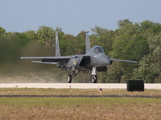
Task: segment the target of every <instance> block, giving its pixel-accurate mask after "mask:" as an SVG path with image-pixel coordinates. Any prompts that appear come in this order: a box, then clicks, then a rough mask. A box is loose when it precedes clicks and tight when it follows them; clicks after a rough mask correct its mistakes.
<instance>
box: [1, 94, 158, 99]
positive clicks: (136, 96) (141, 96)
mask: <svg viewBox="0 0 161 120" xmlns="http://www.w3.org/2000/svg"><path fill="white" fill-rule="evenodd" d="M0 97H120V98H121V97H132V98H156V99H158V98H161V96H149V95H0Z"/></svg>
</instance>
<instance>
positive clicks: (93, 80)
mask: <svg viewBox="0 0 161 120" xmlns="http://www.w3.org/2000/svg"><path fill="white" fill-rule="evenodd" d="M92 83H97V75H93V76H92Z"/></svg>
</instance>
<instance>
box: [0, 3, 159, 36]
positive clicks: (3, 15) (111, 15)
mask: <svg viewBox="0 0 161 120" xmlns="http://www.w3.org/2000/svg"><path fill="white" fill-rule="evenodd" d="M160 6H161V0H0V27H3V28H5V29H6V31H7V32H25V31H29V30H34V31H37V30H38V29H39V27H40V26H47V27H52V28H53V29H55V28H56V27H59V28H62V31H63V32H64V33H65V34H72V35H77V34H79V33H80V32H81V31H82V30H85V31H90V33H92V32H91V28H95V26H98V27H101V28H106V29H108V30H116V29H117V28H118V25H117V23H118V21H119V20H124V19H129V20H130V21H131V22H133V23H135V22H137V23H141V22H142V21H144V20H150V21H152V22H158V23H161V7H160Z"/></svg>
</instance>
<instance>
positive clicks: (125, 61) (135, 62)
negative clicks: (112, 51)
mask: <svg viewBox="0 0 161 120" xmlns="http://www.w3.org/2000/svg"><path fill="white" fill-rule="evenodd" d="M109 60H110V61H120V62H131V63H137V62H136V61H130V60H119V59H111V58H110V59H109Z"/></svg>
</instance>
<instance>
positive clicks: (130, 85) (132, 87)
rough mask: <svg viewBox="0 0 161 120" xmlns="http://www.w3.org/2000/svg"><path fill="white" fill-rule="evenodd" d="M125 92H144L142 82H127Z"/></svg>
mask: <svg viewBox="0 0 161 120" xmlns="http://www.w3.org/2000/svg"><path fill="white" fill-rule="evenodd" d="M127 91H131V92H132V91H139V92H140V91H144V81H143V80H127Z"/></svg>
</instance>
